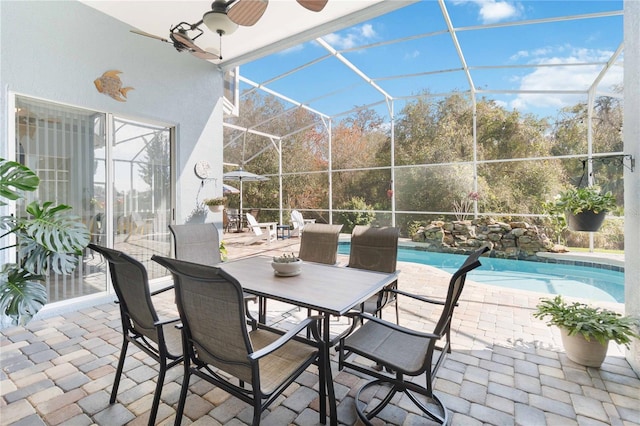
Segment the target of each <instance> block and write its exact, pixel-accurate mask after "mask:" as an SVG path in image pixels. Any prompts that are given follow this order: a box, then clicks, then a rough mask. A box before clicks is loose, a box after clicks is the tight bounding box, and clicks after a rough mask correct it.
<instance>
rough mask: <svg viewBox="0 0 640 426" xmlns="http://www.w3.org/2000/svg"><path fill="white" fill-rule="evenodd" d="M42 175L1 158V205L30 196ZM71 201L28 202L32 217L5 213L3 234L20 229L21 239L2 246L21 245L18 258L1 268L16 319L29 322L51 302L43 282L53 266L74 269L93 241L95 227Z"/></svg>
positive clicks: (3, 298)
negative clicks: (90, 228)
mask: <svg viewBox="0 0 640 426" xmlns="http://www.w3.org/2000/svg"><path fill="white" fill-rule="evenodd" d="M39 184H40V179H39V178H38V176H37V175H36V174H35V173H34V172H33V171H32V170H31V169H29V168H28V167H26V166H23V165H21V164H19V163H16V162H14V161H8V160H5V159H3V158H0V206H6V205H7V203H6V202H5V200H8V201H15V200H18V199H20V198H24V193H25V192H30V191H35V190H36V189H37V188H38V185H39ZM69 210H71V207H70V206H68V205H65V204H60V205H57V206H54V205H53V203H52V202H50V201H46V202H43V203H42V204H40V203H39V202H37V201H34V202H32V203H30V204H28V205H27V207H26V212H27V214H28V216H27V217H15V216H0V229H1V230H2V234H1V235H0V238H5V239H6V238H7V237H9V236H10V235H11V234H14V235H15V244H7V245H5V246H3V247H0V250H6V249H11V248H16V247H17V248H18V263H17V264H14V263H7V264H5V265H4V266H3V267H2V269H1V270H0V314H4V315H7V316H9V317H10V318H11V320H12V322H13V323H14V324H26V323H27V322H28V321H29V320H30V319H31V318H32V317H33V316H34V315H35V314H36V313H37V312H38V311H39V310H40V308H42V306H44V304H45V303H46V302H47V292H46V289H45V287H44V285H43V283H44V281H45V277H46V275H47V274H48V273H49V271H53V272H55V273H58V274H70V273H72V272H73V271H74V270H75V268H76V267H77V266H78V260H79V255H81V254H82V250H83V249H84V248H85V247H86V246H87V244H89V231H88V230H87V228H86V226H85V225H84V224H83V223H82V221H81V219H80V217H79V216H77V215H72V214H70V213H69Z"/></svg>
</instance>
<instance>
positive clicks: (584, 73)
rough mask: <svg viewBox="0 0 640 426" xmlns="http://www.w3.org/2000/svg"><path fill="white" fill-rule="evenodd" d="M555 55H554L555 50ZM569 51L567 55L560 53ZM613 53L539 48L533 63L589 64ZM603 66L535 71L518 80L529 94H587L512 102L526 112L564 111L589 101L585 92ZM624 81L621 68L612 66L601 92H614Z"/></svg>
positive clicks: (520, 97) (532, 97)
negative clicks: (554, 91) (569, 92)
mask: <svg viewBox="0 0 640 426" xmlns="http://www.w3.org/2000/svg"><path fill="white" fill-rule="evenodd" d="M554 50H555V52H552V51H554ZM563 52H567V55H566V56H561V55H559V53H563ZM545 53H546V54H551V56H543V54H545ZM612 54H613V52H610V51H602V50H592V49H586V48H571V47H570V46H561V47H559V48H555V49H552V48H545V49H538V50H537V51H536V52H532V53H531V56H534V55H535V58H534V59H533V60H532V61H531V62H529V63H531V64H561V63H563V64H576V63H588V62H606V61H608V60H609V59H610V58H611V55H612ZM602 69H603V66H602V65H585V66H563V65H559V66H557V67H543V68H536V69H534V70H533V71H532V72H531V73H529V74H527V75H525V76H524V77H522V78H520V80H519V89H520V90H527V91H536V90H579V91H584V92H585V93H584V94H562V93H541V94H520V95H518V96H517V98H516V99H514V100H513V101H512V102H511V106H512V107H513V108H517V109H519V110H525V109H528V108H562V107H564V106H568V105H573V104H575V103H576V102H584V101H585V100H586V91H587V90H588V89H589V87H590V86H591V85H592V84H593V82H594V81H595V79H596V77H597V76H598V74H599V73H600V72H601V71H602ZM622 80H623V69H622V67H612V68H611V69H609V71H608V72H607V73H606V74H605V76H604V78H603V80H602V81H601V82H600V84H599V86H598V87H599V89H601V90H602V91H605V92H613V90H614V86H615V85H620V84H621V83H622Z"/></svg>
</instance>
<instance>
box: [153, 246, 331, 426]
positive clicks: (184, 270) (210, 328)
mask: <svg viewBox="0 0 640 426" xmlns="http://www.w3.org/2000/svg"><path fill="white" fill-rule="evenodd" d="M152 259H153V260H154V261H156V262H158V263H159V264H160V265H162V266H164V267H166V268H167V269H169V270H170V271H171V272H172V273H173V276H174V282H175V289H176V303H177V305H178V311H179V312H180V319H181V320H182V324H183V328H182V332H183V336H184V346H185V348H184V350H185V354H186V356H185V360H184V377H183V382H182V389H181V392H180V400H179V402H178V409H177V412H176V423H175V424H176V425H179V424H180V423H181V421H182V414H183V412H184V407H185V402H186V399H187V391H188V389H189V381H190V378H191V376H192V375H196V376H198V377H199V378H201V379H204V380H206V381H208V382H210V383H212V384H213V385H215V386H218V387H219V388H221V389H223V390H225V391H226V392H229V393H230V394H232V395H234V396H235V397H237V398H239V399H241V400H242V401H245V402H247V403H249V404H251V405H252V406H253V421H252V424H253V425H258V424H260V416H261V413H262V412H263V411H264V410H265V409H266V408H267V407H268V406H269V405H270V404H271V403H272V402H274V401H275V400H276V399H277V398H278V396H279V395H280V394H281V393H282V392H283V391H284V390H285V389H287V388H288V387H289V385H291V384H292V383H293V382H294V381H295V379H296V378H297V377H298V376H299V375H300V374H302V373H303V372H304V371H305V370H306V369H307V367H309V366H310V365H311V364H314V363H317V364H318V367H319V376H320V389H323V390H324V389H326V388H325V386H330V388H329V389H330V393H329V395H330V396H333V387H332V386H333V381H332V379H331V370H330V368H327V366H326V364H325V360H326V356H325V355H326V347H325V344H324V342H323V341H322V339H321V337H320V335H319V333H318V331H319V330H318V327H319V322H320V320H321V319H322V317H313V318H306V319H305V320H303V321H301V322H300V323H298V324H297V325H295V326H293V327H292V328H291V329H290V330H289V331H288V332H286V334H285V332H282V333H278V332H276V331H274V330H273V329H268V328H266V327H264V326H261V324H259V323H257V322H252V323H251V327H249V328H250V329H248V327H247V325H246V323H245V315H246V313H245V310H244V304H243V303H242V287H241V286H240V283H239V282H238V281H237V280H236V279H235V278H234V277H232V276H231V275H229V274H228V273H226V272H225V271H223V270H222V269H219V268H213V267H208V266H204V265H197V264H194V263H189V262H182V261H179V260H175V259H169V258H165V257H160V256H157V255H154V256H153V257H152ZM307 328H308V329H310V330H311V333H312V334H313V336H314V340H312V341H306V342H303V341H301V340H299V339H298V338H297V337H296V335H297V334H298V333H300V332H302V331H304V330H305V329H307ZM233 378H235V379H238V380H239V385H236V384H235V383H233V382H232V381H231V380H233ZM321 405H322V404H321ZM322 418H323V416H322V414H321V420H322Z"/></svg>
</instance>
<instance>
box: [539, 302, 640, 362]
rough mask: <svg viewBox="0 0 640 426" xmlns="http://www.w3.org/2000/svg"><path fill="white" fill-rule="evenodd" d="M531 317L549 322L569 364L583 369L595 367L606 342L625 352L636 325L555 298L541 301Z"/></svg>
mask: <svg viewBox="0 0 640 426" xmlns="http://www.w3.org/2000/svg"><path fill="white" fill-rule="evenodd" d="M536 308H537V311H536V312H535V313H534V314H533V316H534V317H536V318H538V319H544V318H547V317H548V318H549V320H548V324H547V325H548V326H552V325H555V326H557V327H558V328H559V329H560V336H561V337H562V344H563V346H564V348H565V351H566V352H567V356H568V357H569V359H570V360H572V361H574V362H577V363H578V364H582V365H585V366H587V367H599V366H600V365H601V364H602V362H603V361H604V359H605V357H606V356H607V349H608V347H609V341H611V340H614V341H615V342H616V343H618V344H620V345H625V347H627V349H628V348H629V343H630V342H631V339H632V338H634V337H635V338H639V337H640V336H638V334H636V332H635V330H634V329H635V327H637V326H638V321H637V320H636V319H634V318H631V317H628V316H623V315H622V314H619V313H617V312H614V311H611V310H608V309H602V308H595V307H592V306H589V305H586V304H584V303H579V302H573V303H569V302H566V301H565V300H564V299H563V298H562V296H560V295H558V296H556V297H554V298H553V299H550V298H543V299H540V303H539V304H538V305H537V306H536Z"/></svg>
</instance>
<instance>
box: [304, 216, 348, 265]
mask: <svg viewBox="0 0 640 426" xmlns="http://www.w3.org/2000/svg"><path fill="white" fill-rule="evenodd" d="M292 216H293V212H292ZM300 217H302V215H301V216H300ZM341 229H342V225H328V224H324V223H310V224H308V225H306V226H305V228H304V234H302V238H301V240H300V252H299V254H298V257H299V258H300V259H302V260H305V261H307V262H316V263H325V264H327V265H334V264H335V263H336V260H337V256H338V238H339V237H340V230H341Z"/></svg>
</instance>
